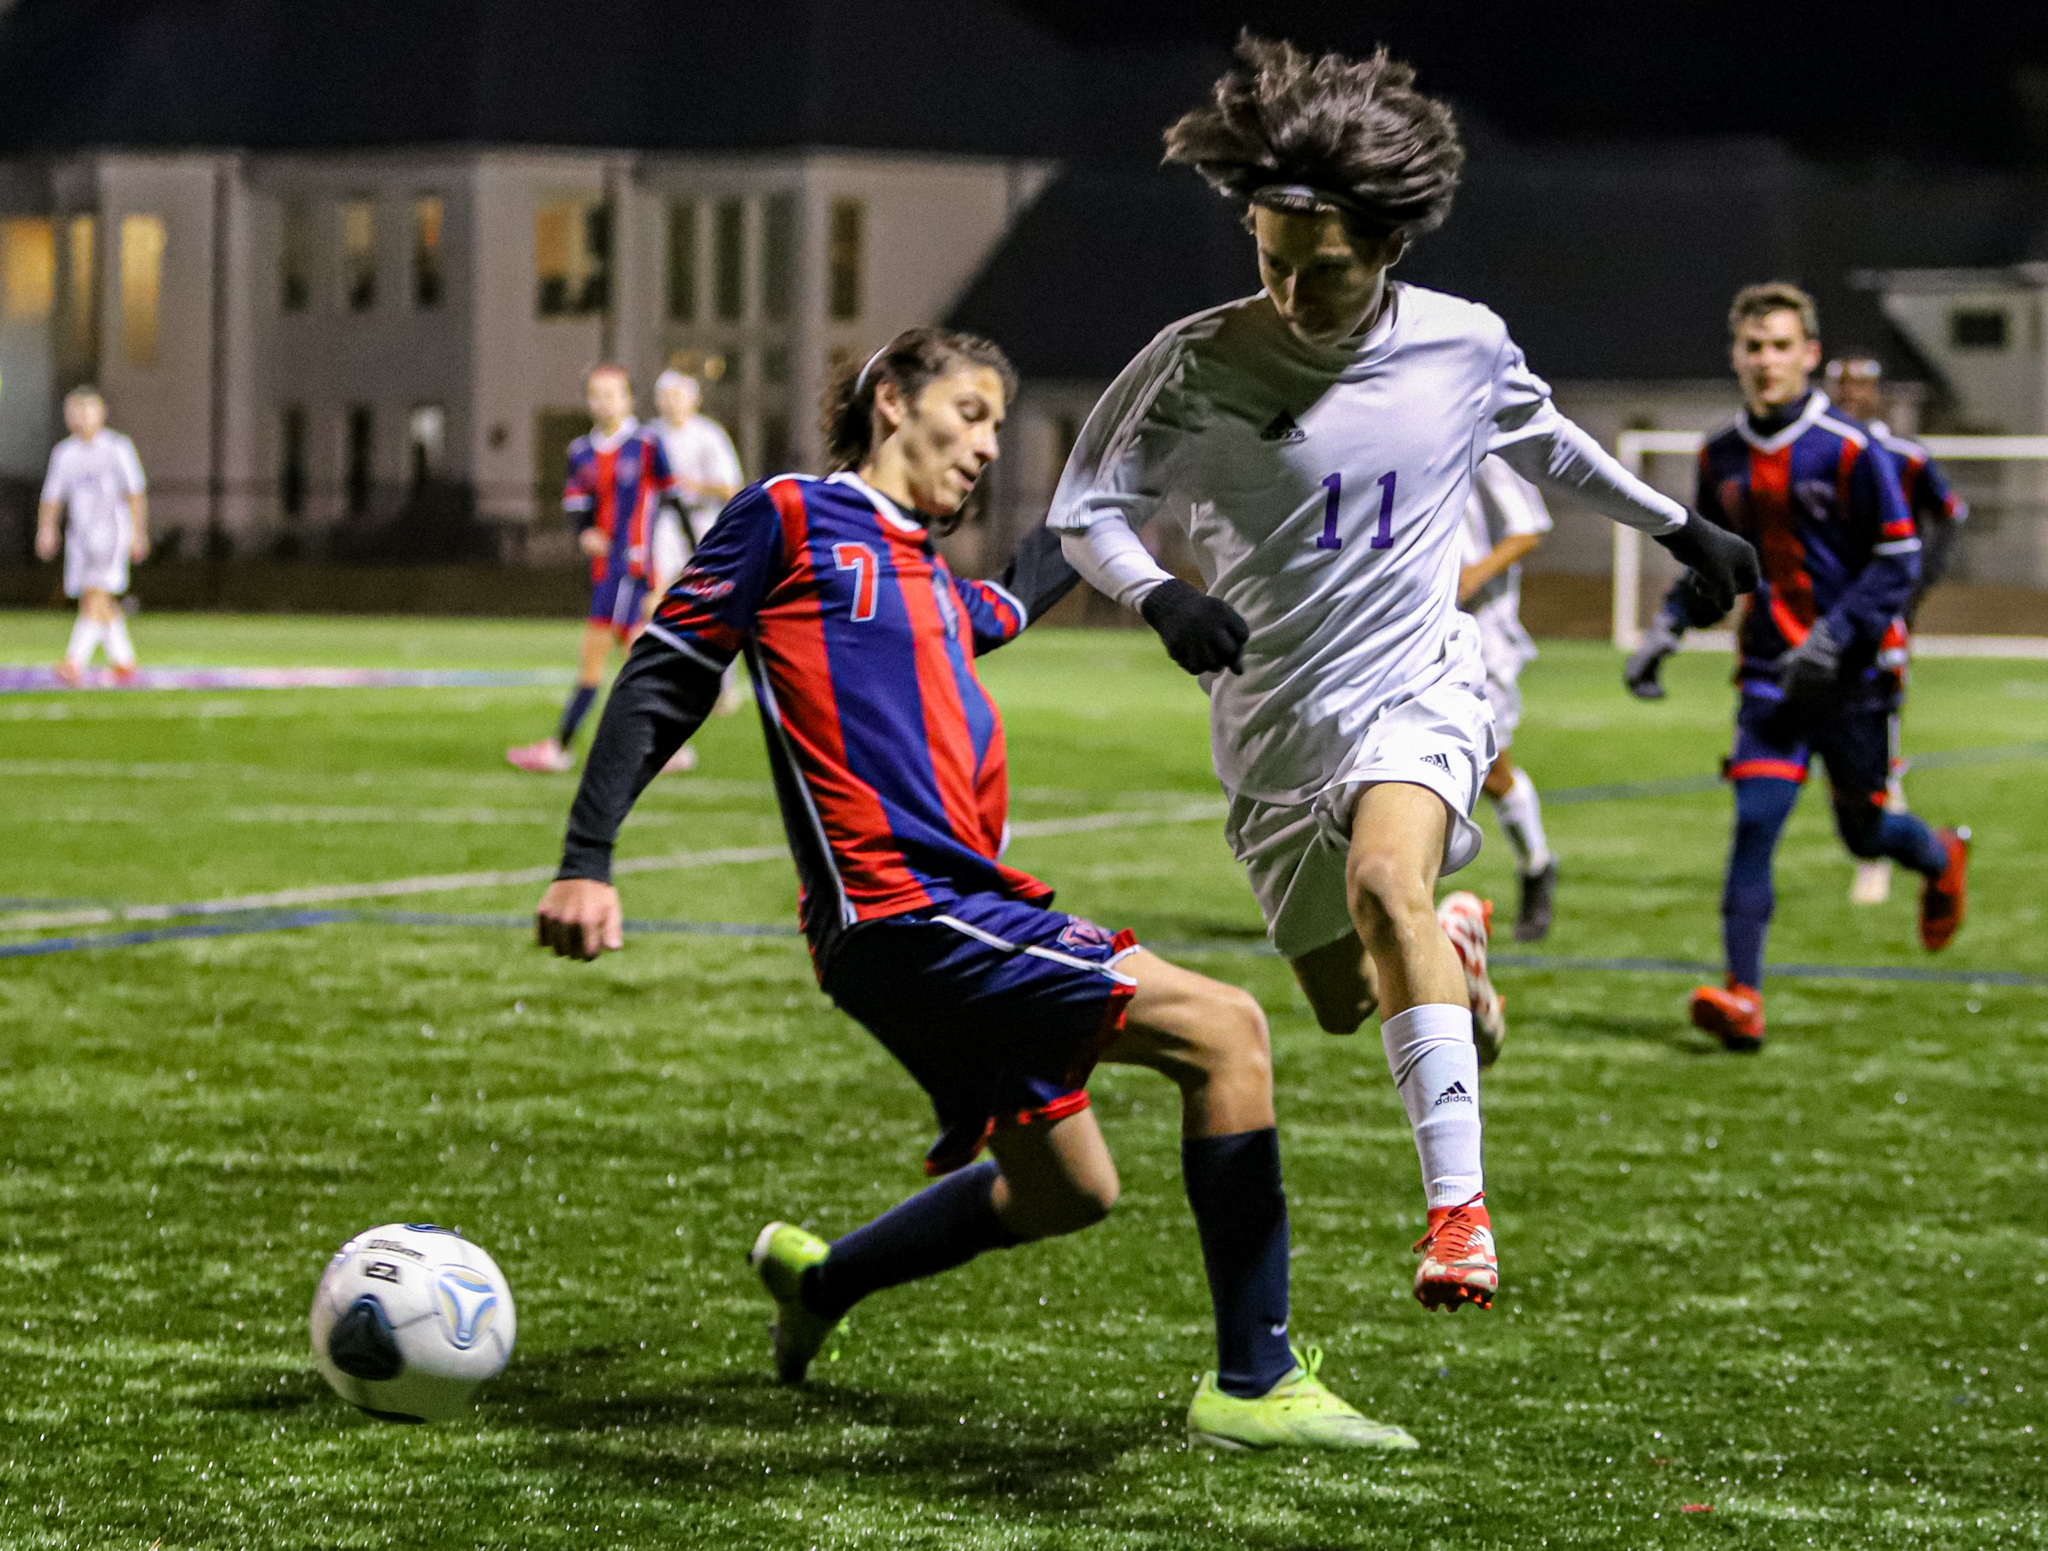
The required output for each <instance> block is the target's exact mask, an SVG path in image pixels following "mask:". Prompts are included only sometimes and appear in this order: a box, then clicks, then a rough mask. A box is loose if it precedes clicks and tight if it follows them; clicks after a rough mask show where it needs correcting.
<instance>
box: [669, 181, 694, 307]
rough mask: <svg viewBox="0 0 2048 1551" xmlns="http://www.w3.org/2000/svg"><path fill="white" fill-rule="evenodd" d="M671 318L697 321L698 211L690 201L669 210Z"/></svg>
mask: <svg viewBox="0 0 2048 1551" xmlns="http://www.w3.org/2000/svg"><path fill="white" fill-rule="evenodd" d="M668 315H669V318H670V320H671V321H673V322H676V323H695V322H696V321H697V207H696V205H695V204H694V203H690V202H688V201H685V202H683V203H680V204H673V205H670V206H669V207H668Z"/></svg>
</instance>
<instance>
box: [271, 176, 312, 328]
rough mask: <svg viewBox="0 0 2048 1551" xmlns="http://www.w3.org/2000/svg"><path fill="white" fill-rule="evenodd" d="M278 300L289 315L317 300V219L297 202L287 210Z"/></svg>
mask: <svg viewBox="0 0 2048 1551" xmlns="http://www.w3.org/2000/svg"><path fill="white" fill-rule="evenodd" d="M277 300H278V305H279V306H280V307H282V308H283V309H284V310H285V311H286V312H304V311H305V310H306V308H307V307H309V306H311V305H312V301H313V217H312V213H311V212H310V211H308V210H307V209H306V207H305V206H304V205H303V204H300V203H298V202H297V201H294V202H293V203H291V204H288V205H286V206H285V207H284V228H283V231H282V232H281V233H280V242H279V245H278V252H277Z"/></svg>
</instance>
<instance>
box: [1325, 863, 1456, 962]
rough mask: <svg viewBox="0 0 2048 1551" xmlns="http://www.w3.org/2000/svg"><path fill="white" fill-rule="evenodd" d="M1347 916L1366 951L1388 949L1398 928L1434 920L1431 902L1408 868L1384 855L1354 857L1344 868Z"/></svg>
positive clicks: (1425, 887) (1422, 883)
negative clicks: (1346, 888) (1358, 933)
mask: <svg viewBox="0 0 2048 1551" xmlns="http://www.w3.org/2000/svg"><path fill="white" fill-rule="evenodd" d="M1346 882H1347V883H1348V884H1349V887H1350V894H1351V914H1352V918H1353V920H1354V921H1355V923H1356V924H1357V926H1358V928H1359V932H1360V935H1361V936H1363V937H1364V938H1365V940H1366V946H1367V947H1379V946H1387V945H1389V939H1390V938H1391V937H1392V936H1393V935H1396V934H1397V933H1398V931H1399V929H1400V928H1401V927H1402V926H1406V925H1411V924H1413V923H1414V922H1415V921H1417V920H1419V919H1420V918H1421V917H1424V916H1427V917H1430V918H1432V919H1433V918H1434V917H1435V915H1436V906H1435V901H1434V900H1433V899H1431V897H1430V890H1429V888H1428V886H1427V884H1426V883H1425V881H1424V880H1423V879H1422V878H1421V877H1419V876H1418V875H1417V874H1416V872H1415V870H1414V869H1413V868H1412V867H1409V866H1408V865H1406V864H1405V863H1404V862H1403V861H1401V860H1400V859H1399V858H1397V857H1393V856H1389V855H1387V854H1386V853H1384V852H1377V851H1365V852H1361V853H1358V854H1356V855H1354V856H1353V857H1352V858H1351V862H1350V865H1349V866H1348V867H1347V868H1346Z"/></svg>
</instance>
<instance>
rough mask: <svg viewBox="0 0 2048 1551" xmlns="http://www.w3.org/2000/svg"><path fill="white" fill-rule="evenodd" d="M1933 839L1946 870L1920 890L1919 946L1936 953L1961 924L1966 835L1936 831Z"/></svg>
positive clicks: (1966, 865)
mask: <svg viewBox="0 0 2048 1551" xmlns="http://www.w3.org/2000/svg"><path fill="white" fill-rule="evenodd" d="M1934 834H1935V838H1936V839H1938V840H1939V841H1940V842H1941V843H1942V845H1943V847H1944V848H1946V849H1947V851H1948V866H1947V867H1945V868H1944V869H1942V874H1941V876H1940V877H1939V878H1929V879H1928V880H1927V882H1926V884H1925V886H1923V887H1922V888H1921V890H1920V946H1921V947H1923V948H1925V949H1926V950H1927V951H1928V952H1929V953H1939V952H1940V951H1941V950H1942V949H1943V948H1946V947H1947V946H1948V945H1949V942H1950V940H1951V939H1952V938H1953V937H1954V936H1955V934H1956V932H1957V930H1958V929H1960V928H1961V926H1962V924H1963V910H1964V908H1965V906H1967V905H1968V903H1969V894H1970V832H1969V831H1968V830H1967V829H1937V830H1936V831H1935V832H1934Z"/></svg>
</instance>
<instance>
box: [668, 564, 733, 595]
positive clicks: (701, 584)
mask: <svg viewBox="0 0 2048 1551" xmlns="http://www.w3.org/2000/svg"><path fill="white" fill-rule="evenodd" d="M675 590H676V591H677V592H686V593H688V594H689V595H690V596H691V597H693V598H702V599H703V600H704V601H705V602H706V603H716V602H717V601H718V600H719V599H720V598H723V597H725V596H726V595H727V594H728V593H730V592H731V591H732V583H731V581H729V580H728V579H727V578H725V577H723V576H710V575H707V574H706V573H704V572H702V571H699V570H698V569H697V568H696V567H694V566H692V567H691V568H690V569H689V570H687V571H685V572H684V573H683V574H682V575H681V576H679V577H677V578H676V582H675Z"/></svg>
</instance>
